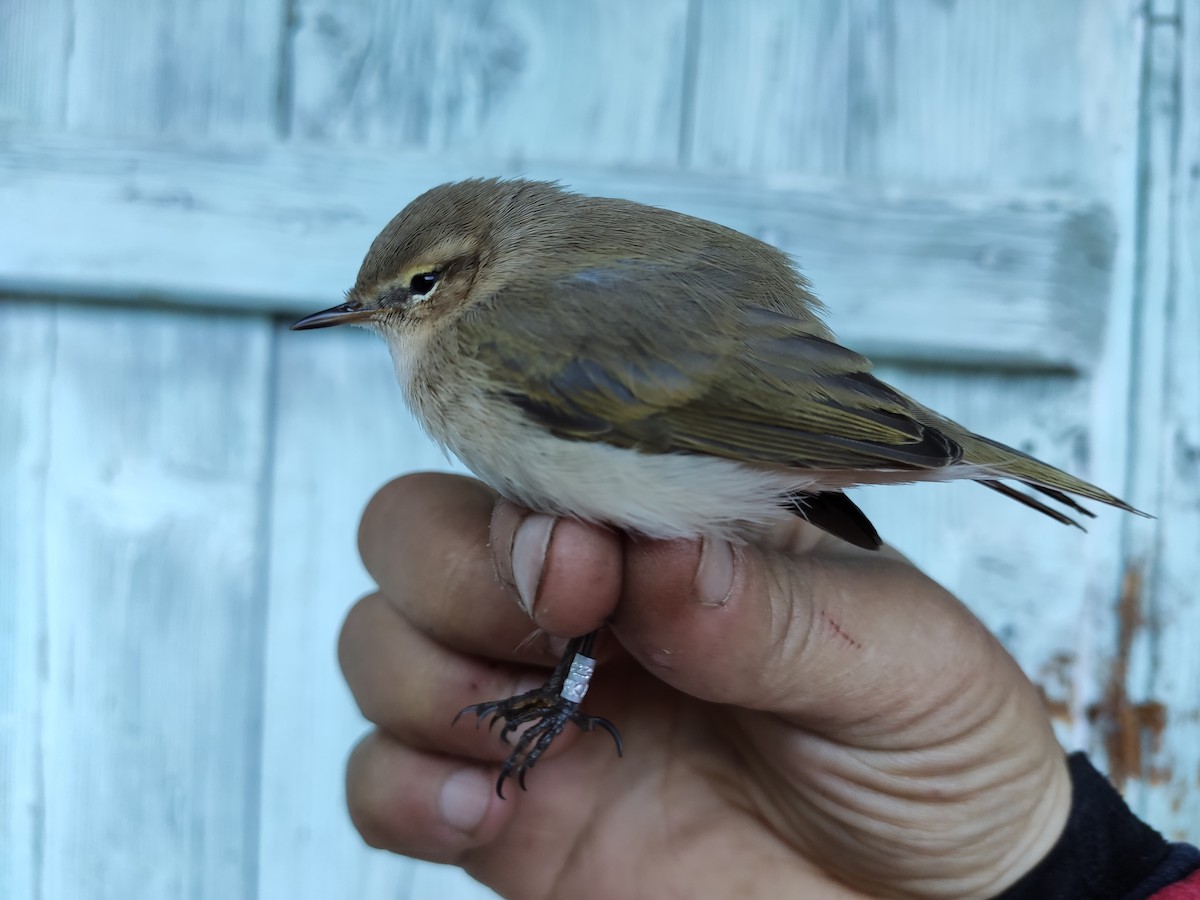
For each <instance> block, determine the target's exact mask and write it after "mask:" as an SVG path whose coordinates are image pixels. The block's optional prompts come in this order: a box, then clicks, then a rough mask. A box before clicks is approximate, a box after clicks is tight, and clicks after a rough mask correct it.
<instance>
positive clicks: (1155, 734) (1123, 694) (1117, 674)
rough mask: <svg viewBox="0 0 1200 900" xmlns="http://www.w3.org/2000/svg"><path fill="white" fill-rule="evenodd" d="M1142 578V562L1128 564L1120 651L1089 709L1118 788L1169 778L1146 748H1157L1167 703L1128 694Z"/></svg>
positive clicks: (1139, 620) (1142, 620)
mask: <svg viewBox="0 0 1200 900" xmlns="http://www.w3.org/2000/svg"><path fill="white" fill-rule="evenodd" d="M1143 586H1144V582H1143V577H1142V567H1141V566H1140V565H1137V564H1134V565H1130V566H1129V568H1127V569H1126V570H1125V577H1124V578H1123V579H1122V582H1121V599H1120V604H1119V605H1118V607H1117V617H1118V626H1117V653H1116V657H1115V658H1114V660H1113V664H1112V670H1111V671H1110V672H1109V676H1108V688H1107V689H1106V690H1105V692H1104V699H1103V700H1101V701H1100V702H1099V703H1097V704H1095V705H1094V706H1093V707H1092V708H1091V709H1089V710H1088V718H1089V719H1090V720H1091V721H1092V722H1094V723H1095V724H1096V726H1097V728H1098V729H1099V731H1100V733H1101V735H1102V736H1103V739H1104V744H1105V748H1106V750H1107V751H1108V767H1109V777H1110V778H1111V779H1112V781H1113V783H1114V784H1116V786H1117V788H1118V789H1120V788H1123V787H1124V786H1125V783H1126V781H1128V780H1129V779H1130V778H1143V779H1146V780H1148V781H1150V782H1152V783H1154V784H1162V783H1163V782H1166V781H1170V780H1171V775H1172V773H1171V771H1170V770H1169V769H1167V768H1165V767H1163V766H1161V765H1155V766H1153V767H1152V768H1150V769H1149V770H1148V769H1147V768H1146V761H1145V760H1144V759H1143V758H1142V757H1143V748H1145V747H1146V746H1147V744H1148V745H1149V748H1150V750H1151V751H1152V752H1153V751H1157V750H1158V748H1159V746H1160V745H1161V743H1162V735H1163V731H1164V729H1165V728H1166V724H1167V708H1166V707H1165V706H1164V705H1163V704H1162V703H1159V702H1158V701H1157V700H1146V701H1143V702H1141V703H1134V702H1133V701H1132V700H1131V699H1130V697H1129V689H1128V676H1129V658H1130V654H1131V653H1132V651H1133V641H1134V638H1135V637H1136V636H1137V633H1138V631H1139V630H1140V629H1141V628H1142V627H1143V626H1144V625H1145V617H1144V616H1143V614H1142V604H1143V595H1142V590H1143Z"/></svg>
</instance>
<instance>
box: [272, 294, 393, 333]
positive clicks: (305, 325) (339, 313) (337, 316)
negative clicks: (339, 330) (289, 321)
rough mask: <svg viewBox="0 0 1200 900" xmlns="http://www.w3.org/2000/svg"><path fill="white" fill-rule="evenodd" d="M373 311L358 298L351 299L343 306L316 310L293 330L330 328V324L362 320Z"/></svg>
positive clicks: (295, 325) (368, 316)
mask: <svg viewBox="0 0 1200 900" xmlns="http://www.w3.org/2000/svg"><path fill="white" fill-rule="evenodd" d="M373 312H374V310H372V309H367V308H365V307H364V306H363V305H362V304H361V303H359V302H358V301H357V300H351V301H349V302H347V303H343V304H342V305H341V306H331V307H330V308H329V309H323V310H321V311H320V312H315V313H313V314H312V315H311V316H305V317H304V318H303V319H301V320H300V321H299V322H297V323H295V324H294V325H293V326H292V331H307V330H308V329H310V328H328V327H329V326H330V325H348V324H350V323H351V322H361V321H362V320H363V319H369V318H371V314H372V313H373Z"/></svg>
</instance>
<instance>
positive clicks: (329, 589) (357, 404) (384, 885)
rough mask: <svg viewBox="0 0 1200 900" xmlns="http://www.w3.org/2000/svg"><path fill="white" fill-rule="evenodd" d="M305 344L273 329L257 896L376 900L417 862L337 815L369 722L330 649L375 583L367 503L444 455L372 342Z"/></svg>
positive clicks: (337, 337)
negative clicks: (358, 546) (368, 844)
mask: <svg viewBox="0 0 1200 900" xmlns="http://www.w3.org/2000/svg"><path fill="white" fill-rule="evenodd" d="M313 338H314V335H311V334H298V333H295V332H291V331H287V330H281V331H280V333H279V334H278V336H277V340H278V342H279V357H278V361H277V366H276V384H275V396H276V409H275V417H274V427H275V434H274V438H273V442H274V445H275V447H276V448H277V453H276V463H275V467H274V470H273V472H272V473H271V483H270V497H271V506H270V510H269V516H270V522H271V538H272V539H271V544H270V548H269V551H268V552H269V572H270V575H269V580H268V581H269V585H270V588H269V593H268V597H267V601H268V604H269V607H270V609H271V610H272V613H271V617H270V621H269V623H268V628H267V632H266V645H265V654H266V656H265V658H266V668H265V679H266V680H265V685H264V703H263V716H264V718H263V726H262V727H263V731H262V773H263V783H262V799H261V803H262V806H261V814H260V816H259V821H260V822H261V844H260V849H259V894H258V896H259V897H260V898H262V900H267V898H280V900H284V898H292V897H299V896H305V897H357V898H363V900H370V898H380V900H383V898H388V897H394V896H395V886H396V884H398V883H402V882H403V881H404V880H405V879H409V878H412V877H415V876H414V874H413V871H412V867H413V866H414V865H415V864H414V863H413V861H412V860H406V859H404V858H403V857H397V856H393V855H391V854H383V853H366V852H365V851H364V847H363V845H362V841H361V839H360V838H359V837H358V835H357V834H356V833H355V832H354V831H353V830H352V829H351V828H350V827H349V826H348V823H347V821H346V817H345V796H344V786H343V770H344V768H345V761H346V756H347V754H348V753H349V750H350V747H351V746H352V745H353V743H354V741H355V740H356V739H357V737H358V735H360V734H361V733H362V732H364V731H365V730H366V724H365V723H364V722H363V720H362V717H361V715H360V714H359V712H358V710H357V708H356V707H355V706H354V703H353V701H352V700H351V698H350V696H349V693H348V692H347V690H346V687H345V684H344V683H343V682H342V679H341V675H340V673H339V672H338V668H337V660H336V656H335V653H334V644H335V641H336V637H337V633H338V630H339V628H340V626H341V621H342V618H343V617H344V616H345V614H346V611H347V610H348V609H349V607H350V606H351V604H352V603H353V602H354V600H356V599H357V598H358V597H359V596H361V595H362V594H365V593H367V592H368V591H369V590H370V589H371V581H370V579H369V578H368V577H367V575H366V572H365V571H364V570H363V568H362V565H361V564H360V563H359V561H358V554H357V552H356V550H355V535H356V534H357V530H358V517H359V515H360V514H361V513H362V509H363V506H364V505H365V504H366V501H367V498H369V497H370V496H371V494H372V493H374V491H375V490H377V489H378V488H379V487H381V486H382V485H383V484H384V483H385V482H386V481H388V480H389V479H391V478H393V477H395V476H396V475H397V474H399V473H400V472H401V471H404V470H406V469H427V468H428V469H445V468H447V467H448V462H447V460H446V458H445V456H444V455H443V454H442V453H441V451H440V450H438V449H437V448H436V447H434V446H433V445H432V444H431V443H430V442H429V440H428V439H427V438H426V437H425V435H424V434H423V433H422V431H421V428H420V426H419V425H417V423H416V422H415V421H414V420H413V419H412V418H411V416H410V415H409V414H408V413H407V411H406V410H405V409H404V406H403V402H402V401H401V398H400V394H399V390H398V388H397V386H396V376H395V372H394V371H393V370H392V366H391V362H390V360H389V358H388V354H387V350H386V348H385V347H384V346H383V345H382V344H381V343H380V342H379V341H378V340H377V339H375V338H374V337H373V336H371V335H368V334H366V333H364V332H355V331H350V330H340V331H338V330H335V331H331V332H329V333H326V334H322V335H320V336H315V339H313ZM460 879H461V880H462V881H464V882H465V881H466V880H467V879H466V876H465V875H461V873H460ZM415 896H419V895H415Z"/></svg>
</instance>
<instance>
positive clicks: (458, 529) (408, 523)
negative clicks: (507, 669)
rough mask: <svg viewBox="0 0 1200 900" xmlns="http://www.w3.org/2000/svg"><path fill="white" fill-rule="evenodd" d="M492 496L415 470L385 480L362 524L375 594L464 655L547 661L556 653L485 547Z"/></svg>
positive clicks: (362, 548) (476, 485) (473, 485)
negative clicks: (501, 578) (504, 582)
mask: <svg viewBox="0 0 1200 900" xmlns="http://www.w3.org/2000/svg"><path fill="white" fill-rule="evenodd" d="M495 502H496V494H495V493H494V492H493V491H492V490H491V489H490V488H488V487H486V486H484V485H483V484H481V483H480V482H478V481H475V480H474V479H470V478H464V477H462V476H459V475H444V474H437V473H420V474H416V475H406V476H404V477H403V478H399V479H397V480H395V481H393V482H391V483H390V484H388V485H385V486H384V487H383V488H381V489H380V491H379V492H378V493H377V494H376V495H375V496H374V497H373V498H372V499H371V502H370V503H369V504H368V505H367V508H366V510H365V511H364V513H363V518H362V524H361V525H360V527H359V552H360V554H361V556H362V560H363V564H364V565H365V566H366V567H367V571H368V572H369V573H370V575H371V577H372V578H374V579H375V583H376V584H378V585H379V588H380V593H382V594H383V595H384V597H386V598H387V599H388V601H389V602H390V603H393V604H395V606H396V608H397V609H398V610H399V611H400V612H401V613H402V615H403V616H404V617H405V618H407V619H408V620H409V621H410V622H412V623H413V624H414V625H415V626H416V627H417V628H419V629H420V630H422V631H424V632H425V633H426V634H428V635H429V636H431V637H433V638H434V639H436V640H437V641H439V642H440V643H443V644H445V645H447V646H449V647H453V648H455V649H457V650H460V651H463V652H465V653H473V654H478V655H481V656H489V657H494V658H499V659H508V660H524V661H531V662H532V661H537V662H547V661H551V660H552V659H553V658H554V657H555V656H556V653H555V652H554V650H553V649H552V648H550V647H548V646H547V644H546V642H545V641H544V640H541V639H539V638H538V636H537V633H536V629H535V628H534V626H533V623H531V622H530V620H529V618H528V617H527V616H526V615H525V614H524V613H522V611H521V610H520V608H519V607H518V606H517V605H516V604H515V603H514V602H513V599H512V595H511V594H510V592H509V591H508V589H507V588H505V587H504V586H503V585H502V584H501V583H500V581H499V579H498V578H497V577H496V571H495V567H494V564H493V562H492V556H491V553H490V551H489V550H488V536H489V531H488V527H489V521H490V519H491V514H492V508H493V506H494V505H495Z"/></svg>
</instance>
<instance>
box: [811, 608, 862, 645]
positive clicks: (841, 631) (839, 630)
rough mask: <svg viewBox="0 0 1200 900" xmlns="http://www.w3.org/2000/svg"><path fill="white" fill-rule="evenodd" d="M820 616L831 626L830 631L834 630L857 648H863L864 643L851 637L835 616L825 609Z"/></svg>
mask: <svg viewBox="0 0 1200 900" xmlns="http://www.w3.org/2000/svg"><path fill="white" fill-rule="evenodd" d="M820 616H821V621H822V622H824V623H825V624H826V625H827V626H829V630H830V631H832V632H833V633H834V634H836V635H837V636H838V637H840V638H841V639H842V640H843V641H845V642H846V643H847V644H849V645H850V646H851V647H853V648H854V649H855V650H861V649H862V646H863V645H862V644H861V643H860V642H858V641H856V640H855V639H854V638H852V637H850V635H849V634H847V633H846V630H845V629H844V628H842V626H841V625H839V624H838V623H837V622H836V621H835V620H834V619H833V618H831V617H830V615H829V613H827V612H826V611H825V610H821V613H820Z"/></svg>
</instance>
